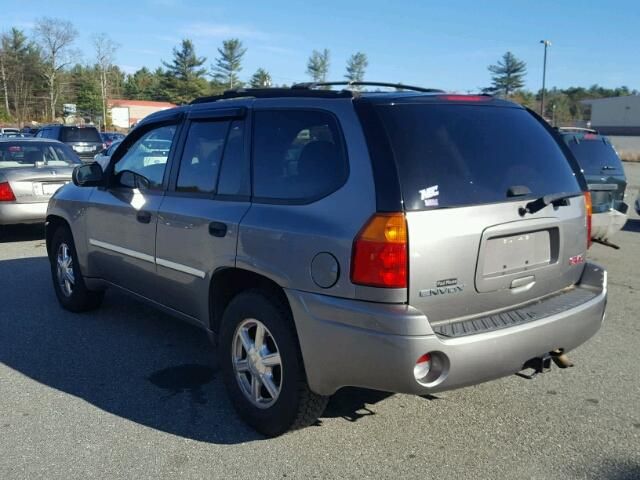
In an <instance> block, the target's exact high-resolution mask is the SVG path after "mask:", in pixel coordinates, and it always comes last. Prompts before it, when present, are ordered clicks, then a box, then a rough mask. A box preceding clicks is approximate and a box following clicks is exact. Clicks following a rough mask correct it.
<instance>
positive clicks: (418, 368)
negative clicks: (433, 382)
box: [413, 353, 431, 382]
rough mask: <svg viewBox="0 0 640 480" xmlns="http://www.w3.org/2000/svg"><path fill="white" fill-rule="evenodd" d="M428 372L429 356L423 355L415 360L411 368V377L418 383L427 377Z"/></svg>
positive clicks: (429, 368) (429, 367)
mask: <svg viewBox="0 0 640 480" xmlns="http://www.w3.org/2000/svg"><path fill="white" fill-rule="evenodd" d="M429 370H431V355H430V354H428V353H425V354H424V355H422V356H421V357H420V358H418V360H416V364H415V366H414V367H413V376H414V377H415V379H416V380H417V381H418V382H419V381H421V380H422V381H424V380H425V379H426V378H427V375H429Z"/></svg>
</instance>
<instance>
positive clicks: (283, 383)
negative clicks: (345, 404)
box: [219, 290, 328, 437]
mask: <svg viewBox="0 0 640 480" xmlns="http://www.w3.org/2000/svg"><path fill="white" fill-rule="evenodd" d="M219 355H220V366H221V370H222V373H223V377H224V381H225V384H226V387H227V390H228V392H229V396H230V398H231V401H232V403H233V406H234V407H235V409H236V411H237V412H238V414H239V415H240V416H241V417H242V418H243V419H244V420H245V421H246V422H247V423H248V424H249V425H251V426H252V427H253V428H254V429H256V430H257V431H259V432H260V433H262V434H264V435H267V436H270V437H272V436H276V435H280V434H282V433H284V432H286V431H288V430H295V429H298V428H302V427H305V426H307V425H310V424H312V423H313V422H315V421H316V420H317V418H318V417H319V416H320V415H321V414H322V412H323V411H324V408H325V406H326V404H327V400H328V397H324V396H321V395H317V394H315V393H314V392H312V391H311V390H310V389H309V385H308V384H307V381H306V376H305V372H304V365H303V363H302V356H301V353H300V347H299V344H298V337H297V335H296V331H295V327H294V324H293V320H292V319H291V314H290V313H289V311H288V309H287V308H286V307H285V306H284V305H282V303H281V302H280V301H278V300H277V299H274V298H270V297H269V296H267V295H266V294H265V293H263V292H261V291H257V290H253V291H248V292H245V293H241V294H239V295H238V296H236V297H235V298H234V299H233V300H232V301H231V303H230V304H229V306H228V307H227V309H226V310H225V313H224V315H223V318H222V325H221V328H220V344H219Z"/></svg>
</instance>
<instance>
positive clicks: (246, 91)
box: [191, 82, 444, 105]
mask: <svg viewBox="0 0 640 480" xmlns="http://www.w3.org/2000/svg"><path fill="white" fill-rule="evenodd" d="M340 85H341V86H345V87H359V86H373V87H390V88H396V89H398V90H411V91H414V92H422V93H444V90H438V89H437V88H422V87H414V86H412V85H404V84H402V83H387V82H307V83H295V84H293V85H292V86H291V87H290V88H282V87H278V88H237V89H233V90H227V91H225V92H224V93H222V94H221V95H211V96H208V97H199V98H196V99H195V100H193V101H192V102H191V105H194V104H197V103H208V102H216V101H218V100H229V99H232V98H243V97H250V98H276V97H316V98H351V97H353V96H354V93H357V92H352V91H351V90H348V89H342V90H325V89H322V88H318V87H331V86H340Z"/></svg>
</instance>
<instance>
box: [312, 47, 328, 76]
mask: <svg viewBox="0 0 640 480" xmlns="http://www.w3.org/2000/svg"><path fill="white" fill-rule="evenodd" d="M329 57H330V53H329V50H327V49H326V48H325V49H324V50H323V51H322V52H319V51H317V50H314V51H313V52H312V53H311V56H310V57H309V60H308V62H307V73H308V74H309V76H310V77H311V78H312V79H313V81H314V82H326V81H327V74H328V73H329V63H330V62H329Z"/></svg>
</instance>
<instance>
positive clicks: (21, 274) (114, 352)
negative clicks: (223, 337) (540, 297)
mask: <svg viewBox="0 0 640 480" xmlns="http://www.w3.org/2000/svg"><path fill="white" fill-rule="evenodd" d="M625 168H626V170H627V175H628V177H629V181H630V186H629V190H630V191H629V193H630V195H629V197H628V199H629V200H631V199H635V195H636V193H637V192H638V189H639V188H640V163H636V164H629V163H627V164H625ZM615 243H617V244H619V245H620V247H621V249H620V250H613V249H611V248H608V247H604V246H601V245H594V246H593V247H592V249H591V251H590V257H591V258H592V259H593V260H594V261H596V262H598V263H601V264H603V265H604V266H606V268H607V269H608V270H609V287H610V289H609V295H610V296H609V304H608V310H607V317H606V320H605V323H604V325H603V328H602V330H601V331H600V333H599V334H598V335H597V336H596V337H595V338H594V339H592V340H591V341H589V342H588V343H587V344H585V345H583V346H582V347H580V348H579V349H577V350H576V351H574V352H573V353H571V354H570V357H571V359H572V360H573V361H574V363H575V364H576V366H575V367H574V368H571V369H567V370H562V371H561V370H558V369H554V370H552V372H550V373H547V374H545V375H542V376H539V377H538V378H536V379H534V380H524V379H522V378H519V377H516V376H512V377H509V378H504V379H501V380H498V381H494V382H491V383H487V384H483V385H480V386H476V387H471V388H465V389H461V390H457V391H452V392H446V393H442V394H438V395H437V396H435V397H430V398H422V397H413V396H407V395H389V394H385V393H379V392H372V391H363V390H356V389H346V390H343V391H341V392H339V393H338V394H337V395H336V396H335V397H334V398H333V399H332V401H331V402H330V404H329V407H328V408H327V411H326V412H325V414H324V416H323V417H322V418H321V420H320V422H319V424H318V425H317V426H313V427H310V428H307V429H305V430H302V431H298V432H294V433H290V434H287V435H284V436H282V437H280V438H276V439H264V438H263V437H261V436H259V435H258V434H256V433H254V432H253V431H251V430H250V429H249V428H247V427H246V426H245V425H244V424H243V423H242V422H241V421H240V419H239V418H238V417H237V416H236V415H235V413H234V412H233V410H232V408H231V405H230V403H229V402H228V401H227V398H226V396H225V392H224V389H223V386H222V382H221V380H220V378H219V375H218V369H217V365H216V361H215V356H214V352H213V349H212V347H210V345H209V343H208V340H207V338H206V336H205V335H204V334H202V333H201V332H200V331H199V330H197V329H195V328H193V327H190V326H188V325H185V324H183V323H180V322H179V321H176V320H173V319H172V318H170V317H167V316H166V315H163V314H161V313H158V312H156V311H155V310H152V309H150V308H148V307H146V306H144V305H141V304H138V303H136V302H134V301H132V300H130V299H129V298H127V297H125V296H122V295H120V294H116V293H111V292H110V293H108V294H107V296H106V298H105V302H104V305H103V307H102V308H101V309H100V310H98V311H96V312H92V313H90V314H82V315H76V314H71V313H68V312H65V311H63V310H61V309H60V308H59V307H58V305H57V302H56V300H55V296H54V293H53V290H52V288H51V282H50V277H49V270H48V264H47V260H46V257H45V247H44V240H43V236H42V229H41V227H15V228H14V227H12V228H5V229H4V231H3V232H2V237H1V238H0V307H1V315H0V478H2V479H14V478H15V479H18V478H19V479H22V478H24V479H33V478H47V479H54V478H64V479H70V478H175V477H178V476H180V477H182V478H230V477H236V478H248V477H251V478H283V477H288V478H337V477H348V478H360V477H373V478H391V477H393V478H398V477H416V478H417V477H421V478H540V479H548V478H608V479H609V478H610V479H631V478H640V368H639V367H638V360H639V359H640V357H639V352H640V294H639V293H638V292H639V291H640V218H639V217H638V216H637V215H636V214H635V212H634V213H631V217H630V220H629V221H628V223H627V225H626V227H625V230H624V231H622V232H620V233H619V234H618V236H617V237H615Z"/></svg>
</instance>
